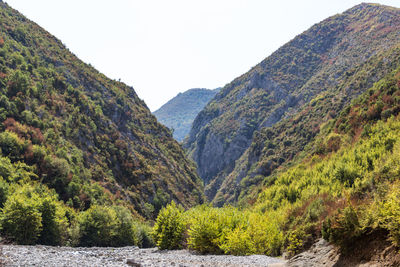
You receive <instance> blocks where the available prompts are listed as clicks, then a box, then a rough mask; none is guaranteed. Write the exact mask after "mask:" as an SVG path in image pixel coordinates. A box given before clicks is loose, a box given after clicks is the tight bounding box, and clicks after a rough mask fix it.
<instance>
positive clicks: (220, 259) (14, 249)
mask: <svg viewBox="0 0 400 267" xmlns="http://www.w3.org/2000/svg"><path fill="white" fill-rule="evenodd" d="M0 249H1V250H0V259H1V264H0V266H45V267H52V266H57V267H58V266H79V267H80V266H91V267H92V266H93V267H94V266H143V267H144V266H232V267H233V266H271V267H272V266H274V267H277V266H284V263H285V262H284V261H283V260H280V259H277V258H273V257H268V256H262V255H252V256H240V257H239V256H227V255H195V254H192V253H191V252H189V251H187V250H174V251H159V250H157V249H139V248H137V247H123V248H97V247H96V248H71V247H49V246H14V245H3V246H1V247H0Z"/></svg>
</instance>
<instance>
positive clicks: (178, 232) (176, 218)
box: [152, 201, 186, 249]
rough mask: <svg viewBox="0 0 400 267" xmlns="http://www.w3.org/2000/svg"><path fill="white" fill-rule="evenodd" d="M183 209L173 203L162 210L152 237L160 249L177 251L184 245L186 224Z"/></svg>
mask: <svg viewBox="0 0 400 267" xmlns="http://www.w3.org/2000/svg"><path fill="white" fill-rule="evenodd" d="M183 211H184V210H183V208H182V207H181V206H176V204H175V202H174V201H172V202H171V204H168V205H167V206H166V207H165V208H162V209H161V210H160V213H159V214H158V216H157V219H156V223H155V225H154V228H153V231H152V235H153V238H154V241H155V243H156V245H157V246H158V247H159V248H160V249H177V248H181V247H182V245H183V233H184V231H185V227H186V226H185V222H184V220H183Z"/></svg>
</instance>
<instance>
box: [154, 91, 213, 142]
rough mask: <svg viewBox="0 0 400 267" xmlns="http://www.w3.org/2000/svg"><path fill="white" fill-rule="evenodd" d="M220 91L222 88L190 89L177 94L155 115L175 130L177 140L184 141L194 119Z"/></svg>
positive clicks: (174, 134)
mask: <svg viewBox="0 0 400 267" xmlns="http://www.w3.org/2000/svg"><path fill="white" fill-rule="evenodd" d="M219 90H220V88H217V89H214V90H210V89H206V88H193V89H189V90H187V91H185V92H183V93H179V94H177V95H176V96H175V97H174V98H172V99H171V100H169V101H168V102H167V103H165V104H164V105H163V106H162V107H161V108H159V109H158V110H156V111H155V112H153V114H154V115H155V116H156V117H157V119H158V120H159V121H160V122H161V123H162V124H164V125H165V126H167V127H168V128H170V129H171V130H173V136H174V138H175V139H176V140H178V141H182V140H183V139H184V138H185V136H186V135H188V134H189V131H190V127H191V126H192V122H193V120H194V118H195V117H196V116H197V114H198V113H199V112H200V111H201V110H202V109H203V108H204V106H205V105H206V104H207V103H208V102H209V101H210V100H211V99H212V98H213V97H214V96H215V95H216V94H217V93H218V92H219Z"/></svg>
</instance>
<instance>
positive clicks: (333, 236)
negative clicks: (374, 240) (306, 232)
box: [322, 205, 362, 248]
mask: <svg viewBox="0 0 400 267" xmlns="http://www.w3.org/2000/svg"><path fill="white" fill-rule="evenodd" d="M361 233H362V229H361V227H360V222H359V219H358V215H357V213H356V211H355V210H354V208H353V206H352V205H349V206H347V207H345V208H344V209H343V210H342V209H339V210H338V211H337V212H336V214H334V216H332V217H330V218H328V219H327V220H325V221H324V222H323V224H322V237H323V238H324V239H325V240H327V241H330V242H333V243H334V244H337V245H339V246H340V247H342V248H346V247H347V245H349V244H350V242H351V241H353V240H354V238H356V237H358V236H360V235H361Z"/></svg>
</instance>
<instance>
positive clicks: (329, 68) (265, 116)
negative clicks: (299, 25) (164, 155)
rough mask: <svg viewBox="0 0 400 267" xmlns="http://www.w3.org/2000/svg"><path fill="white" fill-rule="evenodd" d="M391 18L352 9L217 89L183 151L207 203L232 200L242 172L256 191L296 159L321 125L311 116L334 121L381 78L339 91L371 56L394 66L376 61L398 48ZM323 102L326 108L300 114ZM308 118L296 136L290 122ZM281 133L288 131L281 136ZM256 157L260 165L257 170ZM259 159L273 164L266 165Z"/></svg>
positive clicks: (369, 77)
mask: <svg viewBox="0 0 400 267" xmlns="http://www.w3.org/2000/svg"><path fill="white" fill-rule="evenodd" d="M399 15H400V12H399V10H398V9H395V8H390V7H385V6H380V5H375V4H361V5H358V6H356V7H354V8H352V9H350V10H348V11H346V12H344V13H342V14H339V15H336V16H333V17H330V18H328V19H326V20H324V21H322V22H321V23H318V24H316V25H314V26H313V27H311V28H310V29H309V30H307V31H305V32H304V33H302V34H300V35H299V36H297V37H296V38H294V39H293V40H292V41H290V42H289V43H287V44H286V45H284V46H282V47H281V48H280V49H278V50H277V51H276V52H275V53H273V54H272V55H271V56H269V57H268V58H266V59H265V60H263V61H262V62H261V63H260V64H258V65H257V66H255V67H254V68H252V69H251V70H250V71H249V72H248V73H246V74H244V75H242V76H241V77H238V78H237V79H235V80H234V81H232V82H231V83H230V84H228V85H226V86H225V87H224V88H222V90H221V92H220V93H219V94H218V95H217V96H216V97H215V98H214V99H213V100H212V101H211V102H210V103H209V104H208V105H207V106H206V107H205V108H204V110H203V111H202V112H200V113H199V115H198V116H197V117H196V119H195V121H194V123H193V127H192V129H191V131H190V135H189V138H188V140H187V142H186V143H185V147H186V148H187V149H188V150H189V154H190V155H191V156H192V158H193V159H194V160H195V161H196V162H197V165H198V173H199V175H200V176H201V178H202V179H203V180H204V181H205V183H206V184H207V187H206V194H207V196H208V198H209V199H210V200H214V202H215V203H218V204H222V203H224V202H225V201H227V200H230V201H234V200H236V199H237V197H238V196H239V195H240V194H241V192H242V191H243V190H242V189H243V188H240V187H238V185H239V184H240V182H241V181H242V179H243V178H244V177H247V176H248V175H249V172H251V173H253V174H252V175H251V176H252V179H253V178H254V177H256V176H257V175H261V176H262V177H258V178H256V179H253V181H252V182H251V183H250V185H251V186H256V185H258V184H259V183H260V181H261V180H264V178H265V177H266V176H269V175H270V174H271V172H272V171H273V170H274V169H276V168H277V167H279V166H281V165H282V164H283V163H285V162H287V161H288V160H290V159H292V158H293V157H294V156H296V155H297V154H298V153H299V152H300V151H302V149H304V147H305V146H306V145H307V143H308V142H309V141H310V140H311V139H312V138H313V136H314V135H315V133H316V132H318V131H319V126H320V125H321V123H322V122H323V121H324V120H323V119H321V118H320V116H315V115H317V114H319V115H323V116H322V117H323V118H325V120H326V119H327V118H328V117H334V116H336V112H338V111H339V110H340V109H341V108H342V107H343V106H344V105H346V104H347V103H349V102H350V101H351V99H352V98H354V97H355V96H357V95H358V94H359V93H360V92H362V91H363V90H366V89H367V88H368V86H369V85H370V84H371V82H374V81H377V80H378V79H379V78H381V77H382V75H384V73H385V71H382V72H379V71H377V73H374V71H373V70H371V71H370V69H368V73H360V75H359V78H360V79H364V80H360V81H353V83H350V81H348V83H346V82H345V83H346V84H343V82H344V81H346V79H347V77H348V76H350V75H354V74H355V73H358V72H359V71H361V69H362V68H363V66H364V67H365V68H367V65H368V62H369V61H370V60H372V59H373V58H374V57H379V56H378V55H381V59H382V63H383V64H388V65H390V62H391V60H394V59H395V58H396V57H395V56H394V57H391V58H388V59H385V58H383V56H382V55H383V54H384V53H385V52H387V51H390V50H391V49H392V48H393V46H395V45H396V44H397V43H398V42H399V41H400V19H399V18H400V16H399ZM364 71H366V70H364ZM340 88H341V89H340ZM325 96H329V97H327V99H328V98H329V101H330V102H331V103H333V106H332V108H329V109H326V110H320V111H317V110H313V111H312V112H311V111H310V110H311V108H309V109H308V110H307V108H306V107H308V106H310V105H311V107H312V104H313V103H314V105H315V103H316V102H315V101H318V99H321V98H322V99H325ZM327 102H328V101H327ZM322 111H324V112H328V113H326V114H325V113H324V114H322V113H321V112H322ZM311 117H312V118H314V119H313V120H311V119H310V120H307V122H310V121H313V123H312V124H311V123H310V124H306V125H307V127H306V128H303V127H297V128H296V125H295V123H296V121H299V120H301V119H304V118H311ZM316 118H318V119H316ZM288 126H290V128H291V131H286V130H287V129H286V128H285V127H288ZM255 132H256V134H255ZM260 132H261V133H264V134H263V135H262V137H261V136H260V135H259V134H258V133H260ZM297 136H303V139H299V140H298V139H296V138H295V137H297ZM248 149H250V151H248V152H246V151H247V150H248ZM281 152H282V153H281ZM261 154H262V155H264V159H265V160H263V161H262V164H261V165H262V166H261V167H260V161H261V160H260V157H261V156H260V155H261ZM243 155H246V156H245V157H244V158H243V157H242V156H243ZM265 155H268V156H276V155H278V157H270V158H269V159H268V160H267V159H266V158H267V157H268V156H265ZM241 157H242V158H241ZM239 165H240V166H241V167H239ZM227 177H228V178H227ZM227 180H229V181H230V182H229V183H227V182H226V181H227ZM228 184H229V186H228ZM227 188H230V189H229V190H227ZM218 193H219V194H218ZM216 196H217V197H216Z"/></svg>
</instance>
